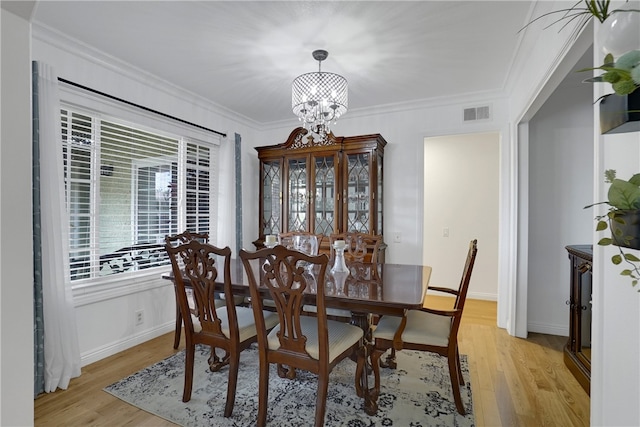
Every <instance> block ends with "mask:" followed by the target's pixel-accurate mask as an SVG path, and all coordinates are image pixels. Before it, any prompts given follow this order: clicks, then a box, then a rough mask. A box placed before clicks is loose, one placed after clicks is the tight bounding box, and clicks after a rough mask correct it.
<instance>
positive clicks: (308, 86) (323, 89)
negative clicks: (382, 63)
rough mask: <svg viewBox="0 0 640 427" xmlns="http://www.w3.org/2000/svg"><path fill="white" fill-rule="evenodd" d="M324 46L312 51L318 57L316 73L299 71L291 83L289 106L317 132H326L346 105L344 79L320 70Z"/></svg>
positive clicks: (325, 53)
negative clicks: (300, 72)
mask: <svg viewBox="0 0 640 427" xmlns="http://www.w3.org/2000/svg"><path fill="white" fill-rule="evenodd" d="M328 55H329V54H328V52H327V51H325V50H316V51H314V52H313V58H314V59H316V60H317V61H318V72H317V73H306V74H302V75H300V76H298V77H296V79H295V80H294V81H293V84H292V85H291V108H292V110H293V113H294V114H295V115H296V116H298V119H299V120H300V121H301V122H302V123H303V126H304V127H305V129H311V130H313V131H314V132H316V133H318V134H320V135H326V134H327V133H328V132H330V130H331V129H330V126H331V124H332V123H335V122H336V120H337V119H338V118H339V117H340V116H342V115H343V114H344V113H346V111H347V108H348V105H349V91H348V84H347V80H346V79H345V78H344V77H342V76H341V75H338V74H334V73H327V72H323V71H321V68H320V67H321V63H322V61H323V60H325V59H326V58H327V56H328Z"/></svg>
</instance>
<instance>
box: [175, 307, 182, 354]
mask: <svg viewBox="0 0 640 427" xmlns="http://www.w3.org/2000/svg"><path fill="white" fill-rule="evenodd" d="M181 332H182V314H181V313H180V306H179V305H178V302H177V301H176V333H175V335H174V337H173V348H178V346H179V345H180V333H181Z"/></svg>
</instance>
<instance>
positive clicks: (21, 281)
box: [0, 6, 33, 426]
mask: <svg viewBox="0 0 640 427" xmlns="http://www.w3.org/2000/svg"><path fill="white" fill-rule="evenodd" d="M0 21H1V23H0V29H1V33H0V34H1V35H0V42H1V48H0V49H1V51H2V59H1V64H0V65H1V68H0V76H1V82H0V94H1V95H2V96H0V99H1V103H0V128H1V130H0V337H1V338H2V341H0V425H3V426H23V425H30V424H32V423H33V239H32V236H33V229H32V222H31V218H32V213H31V212H32V211H31V170H32V167H31V139H32V135H31V58H30V38H31V30H30V26H29V22H28V21H27V20H25V19H23V18H20V17H18V16H17V15H15V14H13V13H11V12H8V11H7V10H6V9H5V8H4V6H3V7H2V8H0Z"/></svg>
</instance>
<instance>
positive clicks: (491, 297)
mask: <svg viewBox="0 0 640 427" xmlns="http://www.w3.org/2000/svg"><path fill="white" fill-rule="evenodd" d="M427 295H438V296H443V297H447V296H449V297H451V298H453V296H452V295H449V294H445V293H442V292H437V291H430V290H427ZM467 298H468V299H479V300H483V301H498V295H497V294H488V293H485V292H468V293H467Z"/></svg>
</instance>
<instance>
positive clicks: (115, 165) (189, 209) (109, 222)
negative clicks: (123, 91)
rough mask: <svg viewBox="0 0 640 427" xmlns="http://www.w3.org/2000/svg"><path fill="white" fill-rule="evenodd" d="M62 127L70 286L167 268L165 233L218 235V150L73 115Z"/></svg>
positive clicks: (66, 112) (67, 113) (65, 114)
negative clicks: (215, 229)
mask: <svg viewBox="0 0 640 427" xmlns="http://www.w3.org/2000/svg"><path fill="white" fill-rule="evenodd" d="M61 123H62V127H61V129H62V150H63V159H64V171H65V188H66V200H67V208H68V213H69V225H70V231H69V246H70V254H69V258H70V276H71V280H72V283H80V282H81V281H87V280H95V279H98V278H105V279H104V280H108V278H109V277H108V276H113V275H118V274H121V275H122V274H142V273H140V272H141V271H143V270H148V269H149V268H153V267H159V266H165V267H166V266H167V265H168V264H169V261H168V259H167V257H166V253H165V250H164V237H165V236H166V235H168V234H176V233H179V232H182V231H184V230H185V229H186V230H190V231H193V232H198V233H203V232H207V233H209V234H210V235H211V234H212V230H211V229H210V224H212V223H213V224H215V218H212V216H213V215H214V212H215V209H213V206H212V200H214V198H215V196H216V194H215V191H214V185H213V184H214V182H215V180H214V179H213V178H212V177H213V169H212V167H213V164H214V160H215V156H216V155H217V146H215V145H213V144H210V143H205V142H202V141H195V140H193V139H191V138H186V137H180V136H178V137H176V136H172V135H168V134H166V133H164V132H159V131H153V130H149V129H142V127H136V126H132V125H130V124H124V123H121V122H119V121H118V120H113V119H107V118H104V117H101V116H99V115H96V114H88V113H82V112H77V111H72V110H71V109H62V110H61ZM212 191H214V193H213V194H212Z"/></svg>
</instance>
